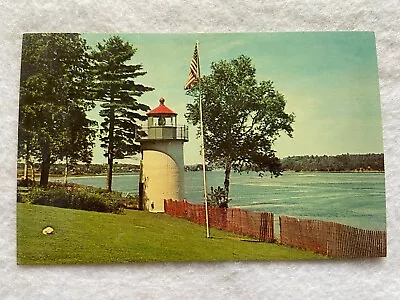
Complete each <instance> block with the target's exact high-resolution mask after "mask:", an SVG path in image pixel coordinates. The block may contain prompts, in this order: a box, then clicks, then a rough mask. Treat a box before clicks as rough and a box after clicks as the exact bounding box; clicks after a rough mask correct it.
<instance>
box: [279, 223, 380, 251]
mask: <svg viewBox="0 0 400 300" xmlns="http://www.w3.org/2000/svg"><path fill="white" fill-rule="evenodd" d="M279 226H280V240H281V244H284V245H289V246H293V247H297V248H301V249H306V250H311V251H314V252H317V253H320V254H323V255H327V256H330V257H382V256H386V232H385V231H372V230H365V229H358V228H354V227H351V226H347V225H343V224H338V223H334V222H325V221H318V220H299V219H297V218H293V217H287V216H280V217H279Z"/></svg>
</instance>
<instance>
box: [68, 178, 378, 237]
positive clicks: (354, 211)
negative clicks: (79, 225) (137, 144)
mask: <svg viewBox="0 0 400 300" xmlns="http://www.w3.org/2000/svg"><path fill="white" fill-rule="evenodd" d="M138 180H139V175H138V174H130V175H114V177H113V189H114V190H116V191H121V192H127V193H128V192H129V193H137V192H138ZM223 180H224V173H223V172H222V171H213V172H208V173H207V184H208V187H210V186H214V187H216V186H218V185H222V183H223ZM70 182H75V183H79V184H84V185H92V186H97V187H103V188H104V187H105V183H106V178H105V176H91V177H74V178H70ZM202 186H203V179H202V173H201V172H186V173H185V190H186V199H187V200H188V201H189V202H192V203H202V201H203V200H202V197H203V196H202V195H203V188H202ZM230 197H231V198H232V201H231V203H230V207H240V208H243V209H246V210H252V211H270V212H273V213H274V214H276V215H288V216H295V217H298V218H307V219H319V220H325V221H334V222H338V223H342V224H347V225H350V226H354V227H358V228H365V229H371V230H386V229H385V228H386V213H385V212H386V203H385V185H384V174H383V173H291V172H286V173H284V175H283V176H281V177H278V178H270V177H269V176H266V177H259V176H258V175H257V174H255V173H249V174H246V173H244V174H242V175H239V174H237V173H232V175H231V191H230Z"/></svg>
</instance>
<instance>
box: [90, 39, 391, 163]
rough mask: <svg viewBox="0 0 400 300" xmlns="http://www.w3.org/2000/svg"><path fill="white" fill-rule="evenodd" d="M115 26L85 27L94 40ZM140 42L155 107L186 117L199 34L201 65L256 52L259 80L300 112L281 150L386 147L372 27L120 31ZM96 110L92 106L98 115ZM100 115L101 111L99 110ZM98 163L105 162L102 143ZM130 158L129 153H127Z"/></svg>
mask: <svg viewBox="0 0 400 300" xmlns="http://www.w3.org/2000/svg"><path fill="white" fill-rule="evenodd" d="M111 35H112V34H83V37H84V38H85V39H86V40H87V42H88V44H89V45H90V46H95V45H96V44H97V42H99V41H101V40H103V39H104V38H108V37H109V36H111ZM119 35H120V36H121V37H122V38H123V39H124V40H126V41H129V42H130V43H131V44H133V45H134V46H135V47H137V48H138V50H137V52H136V54H135V55H134V57H133V59H132V62H134V63H141V64H143V67H144V70H145V71H147V72H148V73H147V75H145V76H143V77H141V78H139V79H138V82H140V83H143V84H146V85H149V86H152V87H154V88H155V90H154V91H153V92H149V93H146V94H145V95H143V96H142V97H141V98H140V99H139V101H141V102H143V103H146V104H148V105H149V106H150V107H151V108H153V107H155V106H157V105H158V100H159V98H160V97H164V98H165V99H166V103H165V104H166V105H167V106H168V107H170V108H171V109H173V110H174V111H176V112H177V113H178V122H179V123H180V124H187V123H186V120H185V118H184V113H185V112H186V104H187V103H189V102H191V101H192V98H191V97H189V96H186V95H185V92H184V90H183V86H184V84H185V81H186V79H187V76H188V72H189V64H190V60H191V58H192V55H193V49H194V45H195V42H196V40H198V41H199V42H200V64H201V73H202V74H205V75H207V74H209V72H210V64H211V62H212V61H218V60H221V59H231V58H236V57H238V56H239V55H241V54H244V55H246V56H250V57H251V58H252V59H253V63H254V65H255V67H256V69H257V80H258V81H261V80H272V81H273V82H274V84H275V88H276V89H277V90H278V91H279V92H281V93H282V94H284V95H285V99H286V101H287V106H286V110H287V112H294V113H295V115H296V119H295V123H294V124H293V128H294V137H293V138H292V139H291V138H288V137H286V136H282V137H281V138H280V139H278V141H277V142H276V144H275V149H276V150H277V154H278V156H279V157H285V156H289V155H305V154H310V155H311V154H314V155H316V154H317V155H323V154H327V155H335V154H341V153H371V152H375V153H378V152H383V141H382V127H381V113H380V102H379V84H378V73H377V61H376V50H375V37H374V34H373V33H372V32H308V33H301V32H298V33H229V34H228V33H223V34H119ZM96 113H97V110H96V111H94V112H93V113H91V114H90V117H92V118H95V117H96ZM97 118H98V117H97ZM189 131H190V135H189V139H190V140H189V142H188V143H185V148H184V152H185V163H186V164H192V163H198V162H200V161H201V157H200V154H199V151H200V143H199V140H198V139H196V136H195V133H196V129H195V128H194V127H189ZM93 162H94V163H105V162H106V159H105V158H104V157H103V149H101V148H99V147H98V146H97V147H96V149H95V156H94V160H93ZM126 162H128V161H126Z"/></svg>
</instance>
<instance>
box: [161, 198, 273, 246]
mask: <svg viewBox="0 0 400 300" xmlns="http://www.w3.org/2000/svg"><path fill="white" fill-rule="evenodd" d="M204 206H205V205H204V204H191V203H189V202H187V201H176V200H171V199H169V200H164V210H165V213H167V214H169V215H171V216H175V217H181V218H185V219H187V220H189V221H192V222H195V223H198V224H203V225H205V223H206V222H205V220H206V217H205V208H204ZM208 217H209V218H208V219H209V226H210V227H213V228H217V229H221V230H226V231H230V232H233V233H236V234H240V235H245V236H249V237H252V238H255V239H257V240H259V241H264V242H274V241H275V239H274V215H273V214H272V213H266V212H263V213H259V212H251V211H246V210H241V209H240V208H219V207H208Z"/></svg>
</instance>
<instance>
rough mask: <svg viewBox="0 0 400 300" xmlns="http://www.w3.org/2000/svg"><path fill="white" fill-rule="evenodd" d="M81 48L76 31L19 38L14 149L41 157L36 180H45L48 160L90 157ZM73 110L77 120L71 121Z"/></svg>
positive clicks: (86, 77)
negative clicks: (18, 72)
mask: <svg viewBox="0 0 400 300" xmlns="http://www.w3.org/2000/svg"><path fill="white" fill-rule="evenodd" d="M87 49H88V48H87V46H86V42H85V41H84V40H83V39H82V38H81V37H80V35H79V34H76V33H55V34H54V33H37V34H26V35H24V38H23V44H22V60H21V61H22V62H21V91H20V123H19V124H20V126H19V149H24V150H23V151H20V152H19V153H20V154H21V155H24V158H25V159H26V160H29V159H30V157H31V156H35V157H37V158H38V160H39V161H40V162H41V170H40V184H41V185H42V186H46V185H47V183H48V177H49V170H50V165H51V164H52V163H54V162H55V161H56V160H57V159H61V157H62V156H64V157H68V156H69V157H74V160H87V158H88V157H91V147H92V146H93V138H94V136H93V133H94V131H93V129H91V126H92V125H93V124H92V122H90V121H89V120H88V119H87V117H86V111H87V110H89V109H90V108H91V107H92V103H91V102H88V101H86V98H87V92H88V90H87V86H88V82H89V80H90V77H89V74H88V67H89V61H88V57H87ZM78 116H79V119H80V120H81V125H82V126H76V124H75V123H74V122H71V121H72V120H76V119H77V118H78ZM66 145H68V147H66ZM33 150H37V152H33ZM83 153H85V154H84V155H83ZM82 155H83V156H85V158H84V157H83V156H82Z"/></svg>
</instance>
